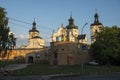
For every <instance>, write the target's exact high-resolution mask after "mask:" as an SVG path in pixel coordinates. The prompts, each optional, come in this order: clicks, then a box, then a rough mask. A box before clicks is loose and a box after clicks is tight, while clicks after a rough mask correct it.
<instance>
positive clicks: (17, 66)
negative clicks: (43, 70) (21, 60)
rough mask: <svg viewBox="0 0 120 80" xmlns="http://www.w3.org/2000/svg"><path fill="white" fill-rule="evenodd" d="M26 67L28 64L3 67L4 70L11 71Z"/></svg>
mask: <svg viewBox="0 0 120 80" xmlns="http://www.w3.org/2000/svg"><path fill="white" fill-rule="evenodd" d="M27 65H28V64H11V65H8V66H5V68H4V69H6V70H10V71H13V70H17V69H23V68H26V67H27Z"/></svg>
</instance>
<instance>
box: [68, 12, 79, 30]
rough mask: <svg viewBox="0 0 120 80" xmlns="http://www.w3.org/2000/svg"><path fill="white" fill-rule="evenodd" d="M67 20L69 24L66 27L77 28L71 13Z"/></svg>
mask: <svg viewBox="0 0 120 80" xmlns="http://www.w3.org/2000/svg"><path fill="white" fill-rule="evenodd" d="M68 21H69V24H68V25H67V26H66V28H67V29H78V27H77V26H76V25H75V24H74V19H73V18H72V14H71V15H70V18H69V19H68Z"/></svg>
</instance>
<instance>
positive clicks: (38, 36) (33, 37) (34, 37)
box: [33, 36, 42, 39]
mask: <svg viewBox="0 0 120 80" xmlns="http://www.w3.org/2000/svg"><path fill="white" fill-rule="evenodd" d="M33 38H40V39H42V37H40V36H35V37H33Z"/></svg>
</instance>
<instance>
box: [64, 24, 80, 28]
mask: <svg viewBox="0 0 120 80" xmlns="http://www.w3.org/2000/svg"><path fill="white" fill-rule="evenodd" d="M66 28H67V29H78V26H75V25H74V24H73V25H67V26H66Z"/></svg>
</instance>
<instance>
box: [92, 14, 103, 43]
mask: <svg viewBox="0 0 120 80" xmlns="http://www.w3.org/2000/svg"><path fill="white" fill-rule="evenodd" d="M98 17H99V16H98V14H97V13H95V15H94V18H95V20H94V23H92V24H91V26H90V35H91V43H94V42H95V41H96V39H95V34H96V33H98V32H100V31H101V30H102V28H103V25H102V23H100V22H99V19H98Z"/></svg>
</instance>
